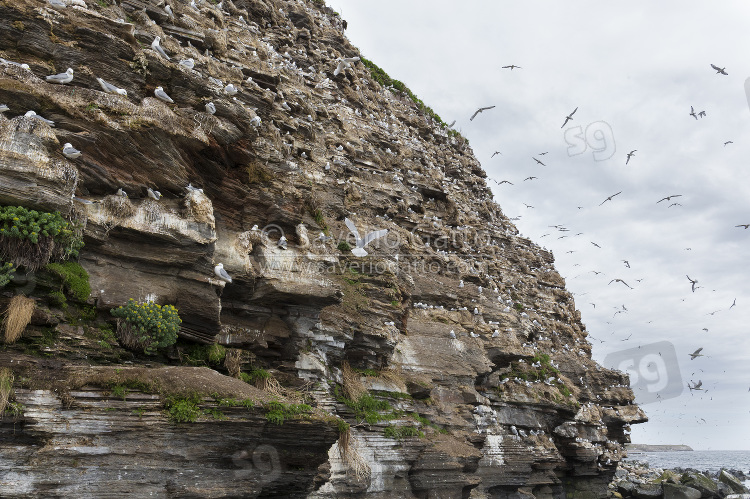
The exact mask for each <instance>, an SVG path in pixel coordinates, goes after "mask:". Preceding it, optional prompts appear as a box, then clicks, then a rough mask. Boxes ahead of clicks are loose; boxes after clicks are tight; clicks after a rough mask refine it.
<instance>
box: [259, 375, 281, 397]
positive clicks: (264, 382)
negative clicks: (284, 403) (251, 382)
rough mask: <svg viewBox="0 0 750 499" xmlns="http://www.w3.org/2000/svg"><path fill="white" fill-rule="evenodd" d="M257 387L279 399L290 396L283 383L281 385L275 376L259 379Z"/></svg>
mask: <svg viewBox="0 0 750 499" xmlns="http://www.w3.org/2000/svg"><path fill="white" fill-rule="evenodd" d="M255 387H256V388H259V389H261V390H263V391H264V392H268V393H270V394H271V395H275V396H277V397H287V396H288V393H287V390H285V389H284V387H283V386H281V383H279V382H278V380H277V379H276V378H274V377H273V376H269V377H267V378H259V379H258V380H257V381H256V382H255Z"/></svg>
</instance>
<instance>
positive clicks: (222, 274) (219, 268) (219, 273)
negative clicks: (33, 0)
mask: <svg viewBox="0 0 750 499" xmlns="http://www.w3.org/2000/svg"><path fill="white" fill-rule="evenodd" d="M214 274H216V277H218V278H219V279H221V280H222V281H224V282H228V283H229V284H231V283H232V278H231V277H229V274H227V271H226V270H224V264H223V263H219V264H217V265H216V267H214Z"/></svg>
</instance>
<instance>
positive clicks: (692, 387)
mask: <svg viewBox="0 0 750 499" xmlns="http://www.w3.org/2000/svg"><path fill="white" fill-rule="evenodd" d="M701 386H703V381H701V380H698V382H697V383H696V382H695V381H693V386H690V383H688V388H690V391H691V392H692V391H693V390H703V388H701Z"/></svg>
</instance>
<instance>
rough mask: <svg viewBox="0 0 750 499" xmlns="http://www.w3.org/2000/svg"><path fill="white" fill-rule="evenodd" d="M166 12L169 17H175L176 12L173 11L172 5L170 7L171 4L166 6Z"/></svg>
mask: <svg viewBox="0 0 750 499" xmlns="http://www.w3.org/2000/svg"><path fill="white" fill-rule="evenodd" d="M164 12H166V13H167V15H168V16H169V17H174V12H172V7H170V6H169V4H167V5H165V6H164Z"/></svg>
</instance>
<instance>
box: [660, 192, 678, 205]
mask: <svg viewBox="0 0 750 499" xmlns="http://www.w3.org/2000/svg"><path fill="white" fill-rule="evenodd" d="M679 197H682V194H672V195H670V196H667V197H665V198H661V199H660V200H658V201H657V202H656V204H659V203H661V202H662V201H670V200H671V199H672V198H679Z"/></svg>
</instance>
